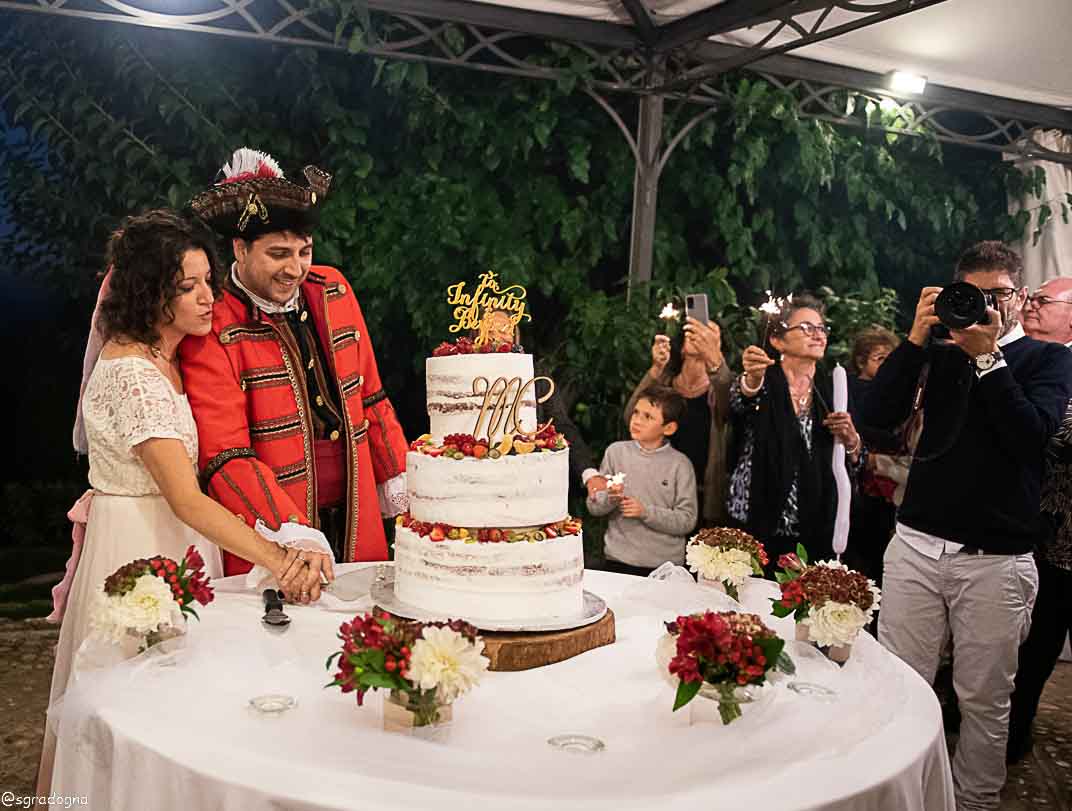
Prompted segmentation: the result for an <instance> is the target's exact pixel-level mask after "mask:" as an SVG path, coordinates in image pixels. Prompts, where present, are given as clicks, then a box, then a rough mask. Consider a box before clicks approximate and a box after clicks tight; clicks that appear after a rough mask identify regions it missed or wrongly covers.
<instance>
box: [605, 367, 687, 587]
mask: <svg viewBox="0 0 1072 811" xmlns="http://www.w3.org/2000/svg"><path fill="white" fill-rule="evenodd" d="M684 411H685V401H684V400H683V399H682V397H681V395H680V394H678V393H677V392H676V391H674V390H673V389H671V388H668V387H665V386H652V387H650V388H647V389H645V390H644V391H643V392H642V393H641V395H640V396H639V397H638V398H637V402H636V405H635V406H634V408H633V413H632V415H631V416H630V419H629V435H630V437H632V439H631V440H628V441H623V442H615V443H613V444H612V445H610V447H608V448H607V451H606V453H605V454H604V456H603V462H602V464H601V465H600V467H599V474H600V475H601V476H603V477H605V478H606V479H607V482H608V486H607V487H606V488H605V489H602V490H598V491H597V492H595V493H594V494H593V495H590V496H589V497H588V502H587V503H588V510H589V512H590V513H591V514H592V515H611V518H610V522H609V524H608V526H607V534H606V535H605V536H604V541H603V550H604V554H605V555H606V559H607V565H606V568H607V569H608V570H610V571H615V572H621V573H624V574H635V575H640V576H642V577H646V576H647V575H648V574H649V573H650V572H651V570H652V569H654V568H656V567H658V566H660V565H661V564H663V563H665V562H667V561H670V562H671V563H676V564H677V565H679V566H680V565H682V564H684V562H685V541H686V538H687V536H688V533H690V532H691V531H692V529H693V527H695V526H696V513H697V500H696V475H695V473H694V472H693V468H692V462H690V461H689V458H688V457H687V456H685V454H683V453H681V452H680V451H677V450H675V449H674V448H673V447H671V445H670V442H669V438H670V437H671V436H672V435H673V434H674V432H676V431H677V428H678V423H679V422H680V421H681V418H682V416H683V414H684Z"/></svg>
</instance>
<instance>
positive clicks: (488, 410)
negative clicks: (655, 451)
mask: <svg viewBox="0 0 1072 811" xmlns="http://www.w3.org/2000/svg"><path fill="white" fill-rule="evenodd" d="M482 278H483V277H482ZM500 312H501V311H489V312H488V313H487V314H486V315H485V316H484V317H483V318H482V319H481V325H482V330H484V329H486V327H487V322H488V321H491V322H492V323H494V316H496V315H498V314H500ZM514 324H516V321H514V322H512V323H511V324H510V333H509V334H504V333H503V331H502V330H500V331H499V332H496V331H495V330H494V329H492V330H491V334H490V335H486V336H485V337H486V341H485V342H483V343H480V344H477V343H475V342H474V341H473V340H471V339H468V338H462V339H459V340H458V341H457V342H456V343H454V344H441V345H440V346H439V347H438V348H437V350H436V352H435V353H434V356H433V357H431V358H428V359H427V361H426V366H425V378H426V382H427V389H428V393H427V403H428V416H429V421H430V431H429V433H428V434H425V435H424V436H422V437H421V438H420V439H418V440H416V441H415V442H414V443H413V444H412V445H411V450H410V452H409V453H408V454H407V456H406V479H407V487H408V490H409V504H410V507H409V512H408V513H407V514H405V515H403V516H400V517H399V519H398V524H397V527H396V532H395V547H394V548H395V596H396V597H397V598H398V599H399V600H400V601H402V602H404V603H406V604H408V605H411V606H413V607H415V608H419V609H421V610H423V611H426V612H428V613H431V614H437V615H441V616H443V617H462V618H476V619H486V620H496V621H502V620H507V621H508V620H512V619H518V620H534V619H544V618H546V619H554V618H567V617H576V616H579V615H580V614H581V613H582V610H583V591H582V586H581V581H582V577H583V574H584V552H583V547H582V541H581V524H580V521H577V520H575V519H573V518H571V517H570V516H569V513H568V503H567V501H568V499H567V496H568V491H569V479H568V477H569V448H568V447H567V444H566V441H565V438H564V437H562V436H561V435H560V434H558V433H557V431H556V430H555V428H554V426H553V425H551V424H550V423H548V424H546V425H542V426H541V425H538V423H537V418H536V404H537V397H538V394H537V385H538V384H539V385H542V386H543V387H544V388H551V389H552V390H553V384H551V382H550V380H548V379H547V378H536V377H535V375H534V371H533V363H532V356H531V355H528V354H523V353H521V352H520V351H517V350H518V349H519V348H520V347H518V346H517V345H516V344H515V343H514V342H513V341H512V340H509V339H508V338H512V335H513V329H514V327H513V325H514ZM546 396H548V395H547V394H546V393H545V394H544V396H543V397H542V398H541V401H542V399H546Z"/></svg>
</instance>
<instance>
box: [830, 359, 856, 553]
mask: <svg viewBox="0 0 1072 811" xmlns="http://www.w3.org/2000/svg"><path fill="white" fill-rule="evenodd" d="M848 410H849V380H848V378H847V377H846V376H845V369H844V367H843V366H842V365H841V364H840V363H839V364H838V365H837V366H835V367H834V411H848ZM832 464H833V466H834V483H835V484H836V485H837V516H836V517H835V519H834V542H833V546H834V554H836V555H837V556H838V560H840V559H841V555H842V554H843V553H844V552H845V547H846V546H848V544H849V509H850V508H851V507H852V486H851V484H850V483H849V471H847V470H846V469H845V446H844V445H842V444H841V443H840V442H835V443H834V458H833V462H832Z"/></svg>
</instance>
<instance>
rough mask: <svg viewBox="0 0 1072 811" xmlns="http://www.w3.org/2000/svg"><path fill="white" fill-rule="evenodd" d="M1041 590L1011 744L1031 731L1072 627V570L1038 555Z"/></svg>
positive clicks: (1023, 660)
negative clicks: (1070, 600) (1070, 603)
mask: <svg viewBox="0 0 1072 811" xmlns="http://www.w3.org/2000/svg"><path fill="white" fill-rule="evenodd" d="M1035 563H1036V564H1037V565H1038V573H1039V590H1038V597H1037V598H1036V599H1035V608H1034V610H1033V611H1032V612H1031V631H1030V633H1028V635H1027V639H1026V640H1024V644H1023V645H1021V646H1020V667H1019V670H1017V672H1016V689H1015V690H1014V691H1013V694H1012V708H1011V710H1010V712H1009V747H1010V749H1012V748H1013V746H1014V745H1015V744H1018V743H1023V742H1025V741H1026V740H1027V736H1028V735H1029V734H1030V732H1031V724H1032V722H1033V721H1034V720H1035V714H1036V713H1037V712H1038V705H1039V699H1040V698H1042V689H1043V688H1044V687H1045V686H1046V681H1047V679H1049V678H1050V674H1052V673H1053V669H1054V666H1056V664H1057V660H1058V659H1059V658H1060V656H1061V649H1062V648H1063V647H1064V644H1065V639H1067V638H1068V633H1069V631H1070V630H1072V613H1070V612H1069V610H1068V605H1067V602H1068V595H1069V593H1072V571H1069V570H1067V569H1061V568H1059V567H1057V566H1054V565H1053V564H1052V563H1047V562H1046V561H1045V560H1043V559H1042V558H1041V557H1040V556H1038V555H1036V556H1035Z"/></svg>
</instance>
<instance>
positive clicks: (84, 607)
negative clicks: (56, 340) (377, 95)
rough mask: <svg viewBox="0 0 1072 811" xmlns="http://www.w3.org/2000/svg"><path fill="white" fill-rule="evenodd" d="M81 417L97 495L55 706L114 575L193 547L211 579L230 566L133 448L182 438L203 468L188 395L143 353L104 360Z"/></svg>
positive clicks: (56, 674)
mask: <svg viewBox="0 0 1072 811" xmlns="http://www.w3.org/2000/svg"><path fill="white" fill-rule="evenodd" d="M82 416H83V419H84V421H85V427H86V437H87V439H88V441H89V483H90V485H91V486H92V487H93V490H94V495H93V501H92V506H91V507H90V513H89V520H88V522H87V523H86V537H85V543H84V544H83V547H82V554H81V558H80V559H79V561H78V569H77V571H76V573H75V576H74V581H73V582H72V584H71V590H70V593H69V594H68V595H67V607H66V611H65V613H64V616H63V624H62V626H61V627H60V639H59V644H58V645H57V646H56V666H55V669H54V670H53V672H52V691H51V696H50V699H49V706H52V705H54V704H55V703H56V702H57V701H58V700H59V699H60V698H61V697H62V696H63V693H64V692H65V691H66V689H67V685H68V681H69V680H70V679H71V678H72V672H73V671H77V668H76V666H75V665H76V661H77V655H78V650H79V648H80V647H81V646H82V642H83V641H84V640H85V638H86V636H87V635H88V633H89V631H90V622H89V618H90V614H91V612H92V609H93V603H94V599H95V596H96V592H97V591H98V590H99V589H100V588H101V586H103V584H104V580H105V578H106V577H108V575H110V574H111V573H112V572H114V571H115V570H116V569H118V568H119V567H120V566H122V565H124V564H126V563H130V562H131V561H133V560H136V559H138V558H148V557H152V556H153V555H165V556H167V557H170V558H172V559H174V560H176V561H179V560H181V559H182V558H183V556H184V555H185V554H186V549H187V548H188V547H189V546H190V545H193V546H196V547H197V549H198V550H199V551H200V552H201V555H202V556H203V557H204V559H205V572H206V574H207V575H208V576H209V577H220V576H221V574H222V572H223V566H222V564H221V562H220V552H219V548H218V547H217V546H216V545H215V544H213V543H211V542H210V541H208V540H207V539H206V538H204V537H203V536H201V535H199V534H198V533H197V532H195V531H194V530H192V529H190V528H189V527H188V526H186V525H185V524H184V523H182V522H181V521H180V520H179V519H178V518H176V517H175V514H174V513H173V512H172V511H171V507H169V506H168V503H167V502H166V501H165V500H164V497H163V496H161V495H160V489H159V488H158V487H157V486H156V482H155V481H154V480H153V477H152V476H151V475H150V474H149V471H148V470H147V469H146V468H145V465H143V464H142V462H141V459H140V458H139V457H138V456H137V454H135V453H134V451H133V448H134V447H135V446H136V445H138V444H140V443H142V442H144V441H145V440H147V439H153V438H170V439H178V440H181V441H182V443H183V445H184V446H185V448H186V455H187V457H188V458H189V462H190V466H191V467H192V468H193V471H194V473H195V474H196V472H197V467H196V466H197V425H196V424H195V423H194V418H193V414H192V413H191V411H190V404H189V402H188V401H187V399H186V395H185V394H179V393H178V392H176V391H175V388H174V387H173V386H172V385H171V382H170V381H169V380H168V379H167V378H166V377H165V376H164V375H163V374H162V373H161V372H160V370H159V369H157V368H156V367H155V366H154V365H153V364H152V363H151V362H150V361H148V360H146V359H144V358H137V357H119V358H111V359H107V358H101V359H100V360H99V361H98V362H97V365H96V368H95V369H94V370H93V374H92V376H91V377H90V379H89V383H88V384H87V386H86V391H85V395H84V397H83V400H82ZM49 737H50V735H48V734H46V742H45V750H46V751H45V752H44V753H43V755H42V757H43V762H44V758H49V760H50V756H51V752H50V751H48V750H49V749H50V746H49V744H54V741H49V740H48V738H49ZM48 765H49V770H50V771H51V763H50V762H49V764H48Z"/></svg>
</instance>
